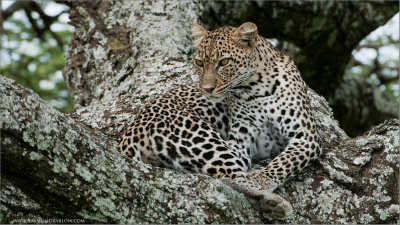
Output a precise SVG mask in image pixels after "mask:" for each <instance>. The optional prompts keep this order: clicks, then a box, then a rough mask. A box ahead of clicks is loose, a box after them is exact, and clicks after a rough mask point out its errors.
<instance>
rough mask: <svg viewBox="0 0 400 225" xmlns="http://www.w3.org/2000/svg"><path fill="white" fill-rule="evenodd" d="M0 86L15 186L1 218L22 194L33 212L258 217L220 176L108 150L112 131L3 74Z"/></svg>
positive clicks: (112, 146)
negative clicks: (73, 114) (152, 163)
mask: <svg viewBox="0 0 400 225" xmlns="http://www.w3.org/2000/svg"><path fill="white" fill-rule="evenodd" d="M0 87H1V88H0V90H1V91H0V93H1V95H0V96H1V106H0V112H1V134H2V139H1V149H2V151H1V160H2V164H1V171H2V178H4V179H6V180H7V181H8V182H9V183H10V184H12V186H13V187H14V188H17V189H19V190H21V192H23V194H18V193H11V192H8V193H4V192H3V193H2V194H4V195H2V201H3V203H4V205H6V208H7V209H8V210H9V211H11V212H13V213H14V215H10V212H8V213H7V215H9V216H8V217H6V218H5V219H16V217H18V215H19V214H18V212H19V211H20V210H21V208H18V207H12V205H13V204H15V203H13V202H12V199H13V198H15V197H19V198H22V197H21V196H26V197H25V199H28V200H27V201H30V202H35V208H34V211H31V212H29V213H33V214H36V213H37V214H36V215H35V216H36V217H37V218H43V217H47V218H48V217H51V218H81V219H84V220H85V223H158V222H164V223H182V222H185V223H206V222H207V223H259V222H260V219H259V218H258V217H257V214H258V213H257V212H256V211H254V210H253V209H251V207H250V205H249V203H248V202H247V200H246V199H245V198H244V196H243V195H241V194H239V193H237V192H235V191H233V190H232V189H230V188H229V187H226V186H225V185H223V184H222V183H221V182H219V181H217V180H215V179H212V178H210V177H205V176H195V175H184V174H181V173H178V172H175V171H171V170H166V169H159V168H153V167H151V166H149V165H144V164H142V163H134V162H132V161H131V160H129V159H126V158H124V157H123V156H122V155H121V154H119V153H118V152H117V151H116V149H117V146H116V142H115V141H114V140H113V139H112V138H110V137H107V136H105V135H103V134H101V133H99V132H96V131H95V130H93V129H90V128H88V127H86V126H85V125H83V124H82V123H80V122H76V121H74V120H73V119H71V118H69V117H68V116H66V115H63V114H61V113H60V112H58V111H56V110H55V109H53V108H52V107H50V106H49V105H47V104H46V103H45V102H44V101H42V100H41V99H40V98H39V97H38V96H37V95H36V94H34V93H33V92H32V91H30V90H27V89H24V88H23V87H21V86H20V85H18V84H16V83H15V82H14V81H12V80H9V79H7V78H4V77H0ZM10 184H7V185H8V186H10ZM2 185H3V183H2ZM2 189H3V188H2ZM3 190H4V189H3ZM155 196H157V197H156V198H155ZM221 197H222V198H223V199H225V200H221ZM235 201H239V202H241V204H239V205H238V204H237V203H235ZM32 204H33V203H32ZM38 207H39V208H38ZM187 208H189V209H190V210H187ZM2 210H3V209H2ZM14 210H15V211H14ZM29 213H28V214H29ZM233 215H238V216H236V217H234V216H233ZM245 215H246V216H245ZM48 219H49V218H48ZM2 222H4V223H7V222H10V221H7V220H6V221H2Z"/></svg>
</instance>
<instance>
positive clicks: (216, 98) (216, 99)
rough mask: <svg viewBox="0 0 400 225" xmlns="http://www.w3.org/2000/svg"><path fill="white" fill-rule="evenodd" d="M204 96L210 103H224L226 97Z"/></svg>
mask: <svg viewBox="0 0 400 225" xmlns="http://www.w3.org/2000/svg"><path fill="white" fill-rule="evenodd" d="M204 96H205V97H206V98H207V100H209V101H210V102H216V103H219V102H222V101H223V100H224V99H225V95H216V94H204Z"/></svg>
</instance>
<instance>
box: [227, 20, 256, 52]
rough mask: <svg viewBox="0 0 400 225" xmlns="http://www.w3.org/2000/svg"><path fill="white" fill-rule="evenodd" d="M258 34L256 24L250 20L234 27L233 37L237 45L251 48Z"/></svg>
mask: <svg viewBox="0 0 400 225" xmlns="http://www.w3.org/2000/svg"><path fill="white" fill-rule="evenodd" d="M257 35H258V31H257V26H256V25H255V24H254V23H252V22H246V23H244V24H242V25H240V27H238V28H236V30H235V32H234V33H233V37H234V39H235V40H236V42H237V44H238V45H239V47H242V48H246V49H252V48H253V47H254V44H255V42H256V38H257Z"/></svg>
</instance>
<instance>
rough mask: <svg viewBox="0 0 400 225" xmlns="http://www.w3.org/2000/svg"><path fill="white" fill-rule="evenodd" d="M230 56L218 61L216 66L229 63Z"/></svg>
mask: <svg viewBox="0 0 400 225" xmlns="http://www.w3.org/2000/svg"><path fill="white" fill-rule="evenodd" d="M229 60H230V58H225V59H222V60H221V61H219V63H218V66H226V65H228V63H229Z"/></svg>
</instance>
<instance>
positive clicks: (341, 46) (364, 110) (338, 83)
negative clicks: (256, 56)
mask: <svg viewBox="0 0 400 225" xmlns="http://www.w3.org/2000/svg"><path fill="white" fill-rule="evenodd" d="M398 9H399V7H398V2H397V1H328V2H327V1H301V0H300V1H272V2H271V1H209V2H208V3H207V4H206V7H205V10H204V11H203V12H202V14H201V21H203V22H204V23H205V24H206V25H207V26H208V27H212V28H214V27H219V26H223V25H227V24H229V25H233V26H238V25H240V24H241V23H242V22H243V21H252V22H254V23H256V24H257V25H258V27H259V33H260V34H261V35H263V36H264V37H266V38H276V39H278V40H280V41H284V42H289V43H290V50H292V51H291V52H289V55H290V56H291V57H293V58H294V60H295V62H296V63H297V65H298V67H299V70H300V71H301V73H302V75H303V77H304V79H305V80H306V82H307V84H308V85H310V87H311V88H313V89H314V90H315V91H316V92H317V93H318V94H321V95H323V96H324V97H325V98H327V99H328V101H329V103H330V104H331V106H332V108H333V111H334V114H335V118H336V119H338V120H339V123H340V125H341V127H342V128H343V129H344V130H345V131H346V133H348V134H349V135H350V136H356V135H360V134H362V132H364V131H366V130H367V129H368V128H369V127H371V126H372V125H376V124H379V123H381V122H383V121H384V120H386V119H390V118H396V117H397V115H398V107H397V103H396V102H393V101H392V100H390V99H389V98H387V97H385V96H384V95H383V94H382V92H381V91H380V90H379V89H378V88H377V87H375V86H373V85H370V84H368V83H367V82H366V81H365V80H363V79H357V78H351V77H349V76H347V77H344V74H345V68H346V65H347V64H348V63H349V60H350V58H351V55H352V50H353V49H354V48H355V47H356V46H357V45H358V43H359V42H360V41H361V40H362V39H364V38H365V37H366V36H367V35H368V34H369V33H370V32H372V31H373V30H375V29H377V28H378V27H379V26H381V25H383V24H385V23H386V22H387V21H388V20H389V19H390V18H392V17H393V16H394V15H395V14H396V13H398ZM278 47H279V46H278ZM293 49H295V51H293ZM284 50H285V49H284ZM291 53H292V54H291ZM349 95H351V99H352V100H353V101H348V99H349ZM349 121H351V125H349V124H348V122H349Z"/></svg>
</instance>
